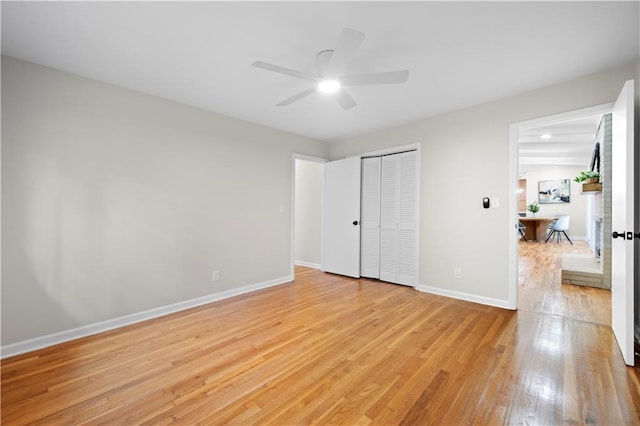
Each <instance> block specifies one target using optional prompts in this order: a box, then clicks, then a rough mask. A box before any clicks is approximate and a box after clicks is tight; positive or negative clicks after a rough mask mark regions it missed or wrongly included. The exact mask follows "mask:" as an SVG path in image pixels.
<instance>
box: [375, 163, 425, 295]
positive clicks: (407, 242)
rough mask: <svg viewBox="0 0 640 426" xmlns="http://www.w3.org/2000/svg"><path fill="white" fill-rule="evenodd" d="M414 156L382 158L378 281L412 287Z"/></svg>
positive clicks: (415, 248)
mask: <svg viewBox="0 0 640 426" xmlns="http://www.w3.org/2000/svg"><path fill="white" fill-rule="evenodd" d="M416 174H417V155H416V152H415V151H411V152H405V153H401V154H394V155H388V156H385V157H382V182H381V200H380V205H381V210H380V222H381V230H380V279H381V280H383V281H389V282H392V283H396V284H404V285H410V286H415V285H416V277H417V264H418V257H417V253H418V245H417V241H416V229H417V217H416V207H417V206H416V200H417V193H416V190H417V176H416Z"/></svg>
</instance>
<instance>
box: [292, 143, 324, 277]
mask: <svg viewBox="0 0 640 426" xmlns="http://www.w3.org/2000/svg"><path fill="white" fill-rule="evenodd" d="M296 160H303V161H310V162H312V163H322V164H324V163H326V162H327V161H329V160H327V159H326V158H321V157H313V156H311V155H306V154H297V153H295V152H294V153H292V154H291V243H290V246H291V279H295V277H296V266H295V265H296V263H295V262H296V260H295V259H294V254H295V236H296ZM322 206H324V182H323V191H322ZM322 206H321V207H320V209H321V210H320V214H321V215H322V214H324V208H323V207H322ZM320 219H321V226H322V228H321V229H320V235H321V238H320V253H321V256H322V253H324V250H323V247H322V246H323V244H324V218H323V217H321V218H320ZM320 261H321V262H324V259H322V258H321V259H320Z"/></svg>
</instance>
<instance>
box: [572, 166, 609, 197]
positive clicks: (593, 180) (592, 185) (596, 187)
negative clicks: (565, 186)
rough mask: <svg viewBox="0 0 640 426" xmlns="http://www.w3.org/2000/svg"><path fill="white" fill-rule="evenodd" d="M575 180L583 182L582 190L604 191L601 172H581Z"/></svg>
mask: <svg viewBox="0 0 640 426" xmlns="http://www.w3.org/2000/svg"><path fill="white" fill-rule="evenodd" d="M573 181H574V182H578V183H582V192H593V191H602V184H601V183H600V172H594V171H590V172H580V174H579V175H578V176H576V177H575V178H574V179H573Z"/></svg>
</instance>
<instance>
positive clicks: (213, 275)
mask: <svg viewBox="0 0 640 426" xmlns="http://www.w3.org/2000/svg"><path fill="white" fill-rule="evenodd" d="M219 279H220V271H213V272H212V273H211V281H218V280H219Z"/></svg>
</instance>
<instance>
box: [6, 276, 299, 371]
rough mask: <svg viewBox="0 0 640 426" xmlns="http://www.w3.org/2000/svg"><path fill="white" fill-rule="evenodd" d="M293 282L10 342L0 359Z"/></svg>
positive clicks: (275, 282)
mask: <svg viewBox="0 0 640 426" xmlns="http://www.w3.org/2000/svg"><path fill="white" fill-rule="evenodd" d="M292 280H293V278H292V277H291V276H287V277H281V278H276V279H273V280H269V281H264V282H261V283H257V284H250V285H246V286H244V287H240V288H235V289H231V290H226V291H222V292H220V293H214V294H210V295H207V296H202V297H198V298H195V299H191V300H185V301H184V302H178V303H174V304H171V305H167V306H161V307H159V308H154V309H149V310H147V311H142V312H137V313H134V314H130V315H125V316H122V317H118V318H113V319H110V320H106V321H101V322H97V323H93V324H88V325H83V326H81V327H76V328H72V329H70V330H65V331H60V332H58V333H53V334H48V335H46V336H40V337H36V338H34V339H29V340H23V341H22V342H16V343H11V344H9V345H4V346H2V347H1V348H0V359H4V358H7V357H10V356H14V355H20V354H23V353H26V352H31V351H34V350H36V349H42V348H46V347H48V346H53V345H57V344H59V343H64V342H68V341H70V340H75V339H79V338H81V337H86V336H91V335H93V334H98V333H103V332H105V331H110V330H114V329H116V328H120V327H124V326H127V325H131V324H135V323H138V322H142V321H147V320H150V319H153V318H158V317H161V316H164V315H168V314H172V313H174V312H179V311H184V310H186V309H190V308H195V307H196V306H201V305H206V304H207V303H212V302H217V301H220V300H224V299H228V298H230V297H234V296H238V295H241V294H245V293H250V292H252V291H256V290H261V289H264V288H268V287H273V286H276V285H280V284H284V283H288V282H291V281H292Z"/></svg>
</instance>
